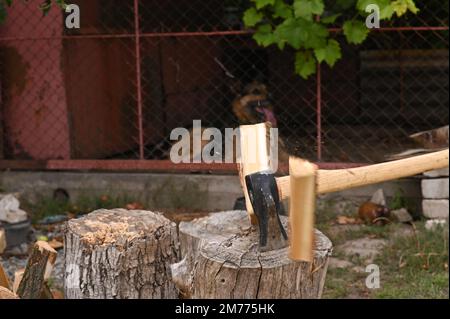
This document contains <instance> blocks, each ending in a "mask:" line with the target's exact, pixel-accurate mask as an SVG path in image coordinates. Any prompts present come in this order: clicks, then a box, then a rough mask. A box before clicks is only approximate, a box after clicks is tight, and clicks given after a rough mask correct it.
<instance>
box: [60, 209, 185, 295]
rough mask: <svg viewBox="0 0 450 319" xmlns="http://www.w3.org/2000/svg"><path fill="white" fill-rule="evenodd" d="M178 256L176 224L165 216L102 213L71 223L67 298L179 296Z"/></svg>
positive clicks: (118, 211)
mask: <svg viewBox="0 0 450 319" xmlns="http://www.w3.org/2000/svg"><path fill="white" fill-rule="evenodd" d="M179 258H180V252H179V243H178V234H177V229H176V225H175V224H174V223H172V222H170V221H169V220H168V219H166V218H165V217H164V216H162V215H161V214H159V213H153V212H148V211H140V210H134V211H128V210H124V209H114V210H104V209H103V210H98V211H95V212H93V213H91V214H89V215H87V216H85V217H83V218H80V219H74V220H70V221H69V222H68V224H67V229H66V232H65V244H64V263H65V271H64V281H65V287H64V290H65V296H66V298H69V299H82V298H84V299H159V298H164V299H171V298H177V297H178V291H177V289H176V287H175V285H174V283H173V282H172V277H171V272H170V264H172V263H174V262H177V261H179Z"/></svg>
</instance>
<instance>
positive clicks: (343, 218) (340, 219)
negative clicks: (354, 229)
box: [336, 216, 361, 225]
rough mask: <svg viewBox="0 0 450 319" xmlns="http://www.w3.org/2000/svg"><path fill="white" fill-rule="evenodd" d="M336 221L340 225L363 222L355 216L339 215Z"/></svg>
mask: <svg viewBox="0 0 450 319" xmlns="http://www.w3.org/2000/svg"><path fill="white" fill-rule="evenodd" d="M336 223H337V224H338V225H357V224H361V220H360V219H359V218H354V217H348V216H338V217H337V219H336Z"/></svg>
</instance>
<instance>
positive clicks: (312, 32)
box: [274, 19, 329, 50]
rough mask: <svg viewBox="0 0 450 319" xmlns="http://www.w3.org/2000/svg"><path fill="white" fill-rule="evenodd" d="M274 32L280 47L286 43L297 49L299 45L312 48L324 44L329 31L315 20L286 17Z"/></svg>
mask: <svg viewBox="0 0 450 319" xmlns="http://www.w3.org/2000/svg"><path fill="white" fill-rule="evenodd" d="M274 34H275V37H276V40H277V43H278V47H279V48H280V49H282V48H284V45H285V44H286V43H288V44H289V45H290V46H291V47H293V48H294V49H296V50H298V49H300V48H301V47H304V48H306V49H314V48H319V47H323V46H325V45H326V43H327V42H326V39H327V37H328V35H329V32H328V30H327V28H326V27H325V26H324V25H322V24H319V23H316V22H312V21H307V20H304V19H287V20H285V21H284V22H283V23H282V24H280V25H279V26H278V27H277V28H276V29H275V31H274Z"/></svg>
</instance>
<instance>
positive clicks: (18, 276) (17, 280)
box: [12, 268, 25, 294]
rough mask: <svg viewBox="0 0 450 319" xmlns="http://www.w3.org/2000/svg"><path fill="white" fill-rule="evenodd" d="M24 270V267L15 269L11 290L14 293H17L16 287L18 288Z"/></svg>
mask: <svg viewBox="0 0 450 319" xmlns="http://www.w3.org/2000/svg"><path fill="white" fill-rule="evenodd" d="M24 272H25V268H22V269H19V270H16V272H15V273H14V282H13V290H12V291H13V292H14V293H15V294H16V293H17V289H19V285H20V282H21V281H22V278H23V273H24Z"/></svg>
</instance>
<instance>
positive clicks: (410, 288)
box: [373, 222, 449, 299]
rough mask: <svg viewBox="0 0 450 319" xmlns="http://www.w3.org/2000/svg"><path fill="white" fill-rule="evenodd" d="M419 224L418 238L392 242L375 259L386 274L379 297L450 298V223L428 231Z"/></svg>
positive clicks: (377, 295) (376, 296) (375, 292)
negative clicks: (449, 242)
mask: <svg viewBox="0 0 450 319" xmlns="http://www.w3.org/2000/svg"><path fill="white" fill-rule="evenodd" d="M416 227H417V238H415V237H403V238H398V239H396V240H394V241H392V242H391V243H390V244H389V245H388V247H387V248H386V249H385V250H384V251H383V252H382V254H381V255H380V256H379V257H378V258H377V259H376V260H375V262H376V263H377V264H379V265H383V274H385V275H384V277H385V278H384V280H383V284H382V287H381V289H380V290H379V291H374V294H373V296H374V297H375V298H430V299H442V298H448V297H449V288H448V287H449V283H448V280H449V273H448V226H447V225H446V226H445V227H440V228H439V229H436V230H435V231H427V230H426V229H425V228H424V223H423V222H418V223H416Z"/></svg>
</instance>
